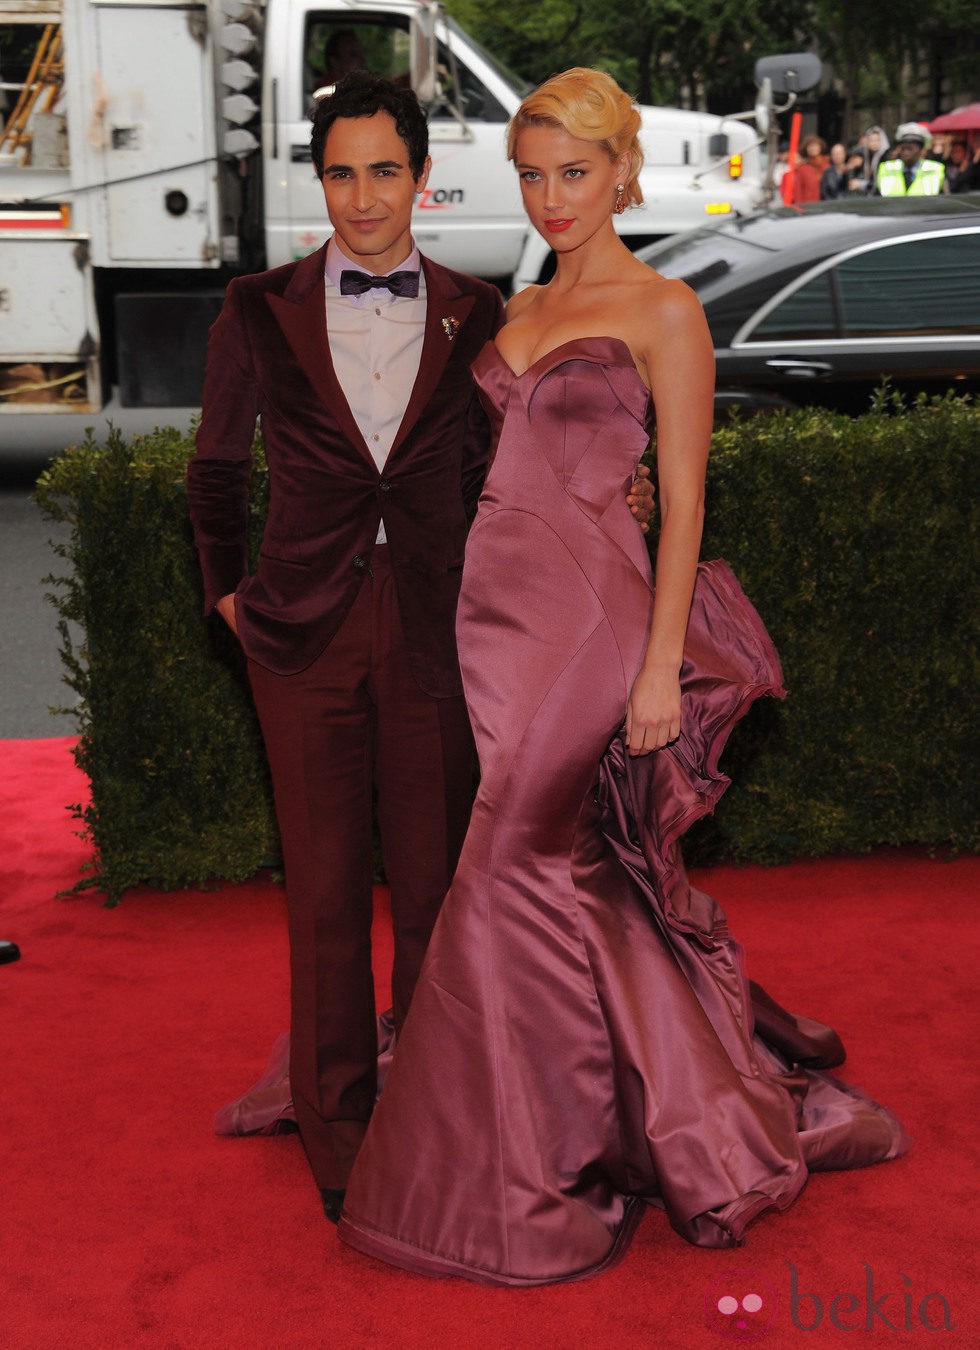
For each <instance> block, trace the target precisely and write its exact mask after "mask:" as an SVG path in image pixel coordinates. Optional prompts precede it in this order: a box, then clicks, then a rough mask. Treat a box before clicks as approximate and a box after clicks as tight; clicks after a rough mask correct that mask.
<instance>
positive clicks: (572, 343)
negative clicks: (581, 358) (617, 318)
mask: <svg viewBox="0 0 980 1350" xmlns="http://www.w3.org/2000/svg"><path fill="white" fill-rule="evenodd" d="M586 342H612V343H615V344H616V345H617V346H619V347H622V348H623V350H624V351H625V352H626V357H627V362H628V364H629V366H630V369H631V370H632V371H633V372H634V374H635V375H636V378H637V379H638V380H639V381H640V384H641V385H642V386H643V388H644V389H645V390H646V392H647V393H648V394H649V392H650V390H649V389H647V386H646V382H645V381H644V379H643V376H642V375H641V374H640V372H639V371H638V370H637V368H636V362H635V361H634V360H633V353H632V352H631V351H630V348H629V343H627V342H625V341H624V340H623V339H622V338H619V337H612V336H610V335H608V334H606V335H601V334H594V335H593V336H591V337H579V338H569V339H568V341H567V342H559V343H558V345H557V346H555V347H552V348H551V349H550V351H547V352H545V353H544V354H543V355H542V356H539V357H538V358H537V359H536V360H534V361H532V362H531V364H530V365H529V366H526V367H525V368H524V370H522V371H521V373H520V374H519V375H518V373H517V371H516V370H515V369H514V367H513V366H512V365H511V364H510V362H509V361H508V360H507V358H506V357H505V356H504V354H503V352H502V351H501V350H500V348H499V347H498V346H497V343H496V340H495V339H494V338H490V339H488V341H487V346H488V347H492V348H493V350H494V354H495V355H496V357H497V360H498V361H499V362H500V364H501V365H502V366H503V367H504V369H505V370H506V371H508V373H509V374H510V376H511V378H512V379H514V380H523V379H524V378H525V376H526V375H529V374H530V373H531V371H532V370H535V369H536V368H537V367H538V366H540V365H541V364H542V362H544V361H548V360H550V358H551V357H553V356H555V355H556V353H558V352H560V351H564V349H565V348H566V347H577V346H580V345H582V344H583V343H586Z"/></svg>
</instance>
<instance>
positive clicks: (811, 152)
mask: <svg viewBox="0 0 980 1350" xmlns="http://www.w3.org/2000/svg"><path fill="white" fill-rule="evenodd" d="M822 148H823V147H822V146H821V144H820V142H819V141H818V140H816V139H815V138H811V139H810V140H808V141H807V142H806V144H805V145H804V147H803V153H804V154H805V155H806V157H807V159H816V157H817V156H818V155H819V154H820V153H821V152H822Z"/></svg>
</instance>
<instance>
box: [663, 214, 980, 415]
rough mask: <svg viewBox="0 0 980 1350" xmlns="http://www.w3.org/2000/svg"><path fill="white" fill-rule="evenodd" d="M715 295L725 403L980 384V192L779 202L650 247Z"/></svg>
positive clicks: (754, 404)
mask: <svg viewBox="0 0 980 1350" xmlns="http://www.w3.org/2000/svg"><path fill="white" fill-rule="evenodd" d="M638 256H639V257H640V258H642V259H643V261H644V262H647V263H649V265H650V266H651V267H654V268H656V270H657V271H658V272H660V273H662V274H663V275H664V276H668V277H681V278H683V280H684V281H686V282H687V283H688V284H689V285H690V286H692V287H693V288H694V290H695V291H696V292H697V294H698V297H699V298H700V300H701V303H702V304H703V305H704V310H705V314H706V315H707V319H708V324H709V326H710V328H711V335H712V339H713V341H714V345H715V357H716V360H717V363H718V375H717V393H716V410H717V411H719V412H723V411H724V410H725V409H726V408H732V407H734V408H740V407H741V408H745V409H748V410H754V409H758V408H764V407H793V406H798V405H801V404H811V405H812V404H817V405H823V406H826V407H831V408H837V409H839V410H841V411H843V412H849V413H856V412H863V411H865V410H866V409H867V407H868V404H869V401H870V399H871V397H872V395H873V393H874V391H875V389H876V388H878V387H879V386H880V385H881V383H882V381H883V380H885V379H887V380H888V382H889V385H890V387H891V388H893V389H895V390H898V391H900V392H902V393H918V392H920V391H925V392H926V393H938V392H942V391H944V390H947V389H953V390H956V391H958V392H966V391H972V392H974V393H976V392H977V391H980V194H978V193H967V194H964V195H962V196H950V197H931V198H930V197H919V198H903V199H897V200H895V199H887V198H886V199H878V198H863V199H860V200H855V201H847V200H844V201H835V202H821V203H819V204H814V205H811V206H802V207H780V208H778V209H772V210H769V211H764V212H761V213H759V214H757V215H753V216H748V217H744V218H742V219H736V220H725V221H724V222H723V223H720V224H718V225H713V226H708V227H705V228H703V229H698V230H693V231H691V232H689V233H686V234H683V235H677V236H675V237H674V238H673V239H670V240H667V241H665V242H662V243H659V244H653V245H650V246H649V247H647V248H645V249H643V250H642V251H641V252H639V254H638Z"/></svg>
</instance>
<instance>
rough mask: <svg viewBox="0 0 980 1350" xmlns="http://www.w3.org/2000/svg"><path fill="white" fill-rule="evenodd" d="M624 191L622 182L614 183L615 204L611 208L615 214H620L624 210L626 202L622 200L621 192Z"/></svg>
mask: <svg viewBox="0 0 980 1350" xmlns="http://www.w3.org/2000/svg"><path fill="white" fill-rule="evenodd" d="M625 191H626V189H625V188H624V187H623V185H622V183H617V184H616V204H615V206H614V207H613V210H614V211H615V213H616V215H617V216H621V215H622V214H623V212H624V211H625V210H626V202H625V201H624V200H623V193H624V192H625Z"/></svg>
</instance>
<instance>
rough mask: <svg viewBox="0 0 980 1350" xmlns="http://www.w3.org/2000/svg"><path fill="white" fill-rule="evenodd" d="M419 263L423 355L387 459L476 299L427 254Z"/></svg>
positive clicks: (425, 398)
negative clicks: (422, 286) (422, 290)
mask: <svg viewBox="0 0 980 1350" xmlns="http://www.w3.org/2000/svg"><path fill="white" fill-rule="evenodd" d="M422 267H423V269H424V271H425V295H426V305H425V334H424V336H423V339H422V357H421V360H420V361H419V369H418V374H417V375H416V377H415V384H414V386H413V388H412V393H411V395H410V397H409V400H408V405H407V407H406V408H405V415H404V416H403V417H402V420H401V425H400V426H399V428H398V434H397V435H396V436H395V439H394V441H393V443H392V446H391V451H390V453H389V455H388V459H389V461H390V460H391V458H392V456H394V455H395V454H397V453H398V450H399V449H400V447H401V446H402V444H403V443H404V441H405V438H406V437H407V436H408V434H409V432H410V431H411V430H412V428H413V427H414V426H415V423H416V422H417V421H418V419H419V417H421V415H422V413H423V411H424V410H425V407H426V405H427V403H428V402H429V400H430V399H431V398H432V396H433V394H434V393H435V391H436V387H437V385H438V384H439V381H440V380H441V379H442V374H443V371H444V370H445V369H446V362H447V361H448V360H449V357H450V355H451V354H452V348H453V341H454V339H455V336H456V333H457V332H458V331H459V329H460V328H461V327H462V326H463V324H464V322H465V321H466V319H467V318H468V317H469V313H470V310H471V309H472V308H473V305H474V303H475V301H476V297H475V296H474V295H466V294H465V293H464V292H463V291H461V290H460V289H459V287H458V286H457V285H456V284H455V283H454V282H453V281H452V279H451V277H450V276H449V274H448V273H447V272H446V271H445V270H444V269H443V268H441V267H436V266H435V265H434V264H433V263H431V262H430V261H429V260H428V258H423V259H422Z"/></svg>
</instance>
